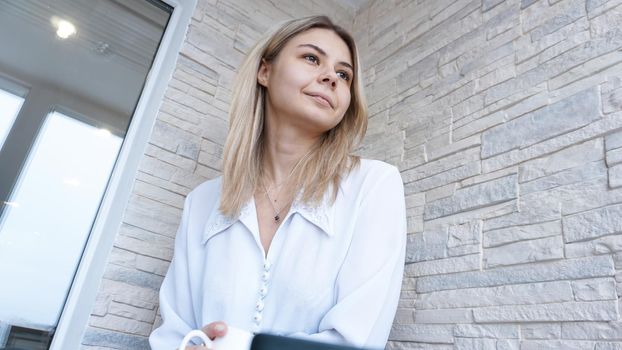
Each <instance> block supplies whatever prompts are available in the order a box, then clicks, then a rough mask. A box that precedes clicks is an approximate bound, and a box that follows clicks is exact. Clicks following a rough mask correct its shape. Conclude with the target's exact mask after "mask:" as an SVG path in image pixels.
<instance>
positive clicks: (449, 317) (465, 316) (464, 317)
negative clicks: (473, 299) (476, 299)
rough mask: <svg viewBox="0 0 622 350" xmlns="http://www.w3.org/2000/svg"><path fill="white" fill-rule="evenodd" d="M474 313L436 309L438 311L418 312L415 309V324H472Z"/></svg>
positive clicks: (463, 310)
mask: <svg viewBox="0 0 622 350" xmlns="http://www.w3.org/2000/svg"><path fill="white" fill-rule="evenodd" d="M472 322H473V312H472V310H471V309H445V310H443V309H436V310H417V309H415V323H417V324H426V323H434V324H443V323H446V324H456V323H472Z"/></svg>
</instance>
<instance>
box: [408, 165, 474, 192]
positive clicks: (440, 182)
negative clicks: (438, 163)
mask: <svg viewBox="0 0 622 350" xmlns="http://www.w3.org/2000/svg"><path fill="white" fill-rule="evenodd" d="M480 173H481V162H479V161H477V162H471V163H468V164H465V165H463V166H459V167H457V168H454V169H450V170H448V171H446V172H444V173H440V174H437V175H433V176H430V177H427V178H425V179H421V180H418V181H414V182H411V183H406V184H405V185H404V192H405V194H406V195H409V194H413V193H419V192H423V191H427V190H430V189H432V188H435V187H440V186H444V185H447V184H450V183H452V182H456V181H459V180H462V179H466V178H469V177H471V176H473V175H477V174H480Z"/></svg>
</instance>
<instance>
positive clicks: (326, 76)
mask: <svg viewBox="0 0 622 350" xmlns="http://www.w3.org/2000/svg"><path fill="white" fill-rule="evenodd" d="M321 81H322V83H328V84H330V86H331V87H335V86H337V74H336V73H330V72H325V73H323V74H322V76H321Z"/></svg>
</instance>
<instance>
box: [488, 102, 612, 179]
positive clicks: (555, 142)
mask: <svg viewBox="0 0 622 350" xmlns="http://www.w3.org/2000/svg"><path fill="white" fill-rule="evenodd" d="M620 127H622V113H620V112H617V113H611V114H608V115H606V116H604V117H603V118H601V119H600V120H598V121H596V122H593V123H591V124H589V125H587V126H585V127H582V128H580V129H578V130H575V131H571V132H568V133H566V134H563V135H559V136H556V137H554V138H551V139H549V140H546V141H543V142H540V143H538V144H535V145H532V146H529V147H526V148H523V149H515V150H511V151H509V152H506V153H502V154H499V155H497V156H493V157H491V158H487V159H484V160H482V172H484V173H487V172H492V171H495V170H499V169H502V168H505V167H508V166H511V165H515V164H518V163H521V162H523V161H526V160H529V159H533V158H536V157H539V156H542V155H545V154H548V153H552V152H555V151H557V150H560V149H563V148H566V147H568V146H570V145H573V144H575V143H577V142H582V141H584V140H587V139H590V138H594V137H598V136H601V135H604V134H606V133H607V132H609V131H612V130H618V129H619V128H620Z"/></svg>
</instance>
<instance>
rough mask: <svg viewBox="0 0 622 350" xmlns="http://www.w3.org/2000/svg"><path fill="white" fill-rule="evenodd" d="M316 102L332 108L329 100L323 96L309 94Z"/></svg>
mask: <svg viewBox="0 0 622 350" xmlns="http://www.w3.org/2000/svg"><path fill="white" fill-rule="evenodd" d="M309 96H311V97H312V98H313V99H314V100H315V101H316V102H317V103H319V104H321V105H322V106H325V107H330V108H333V106H332V104H331V102H330V101H329V100H328V99H327V98H326V97H324V96H322V95H318V94H309Z"/></svg>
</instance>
